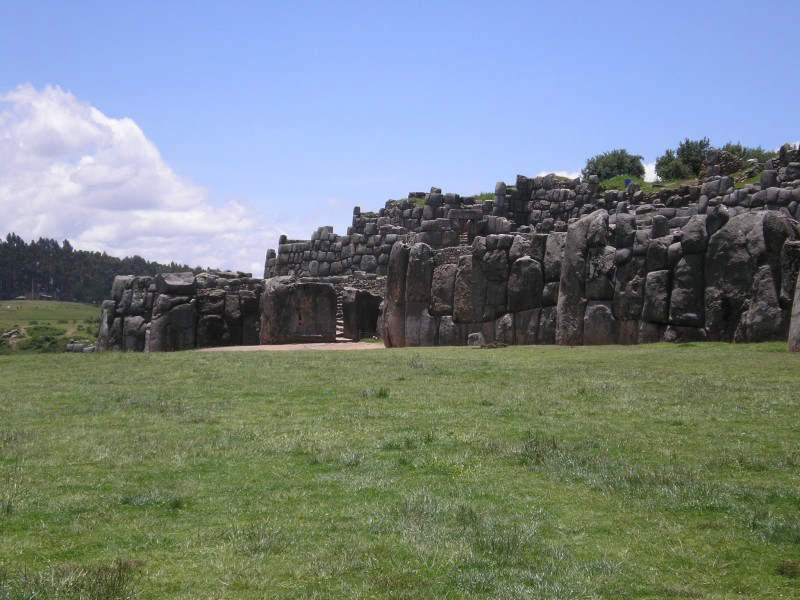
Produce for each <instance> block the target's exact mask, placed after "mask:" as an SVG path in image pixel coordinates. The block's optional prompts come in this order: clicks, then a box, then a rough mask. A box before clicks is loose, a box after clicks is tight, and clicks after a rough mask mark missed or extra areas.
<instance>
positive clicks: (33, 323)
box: [0, 300, 100, 354]
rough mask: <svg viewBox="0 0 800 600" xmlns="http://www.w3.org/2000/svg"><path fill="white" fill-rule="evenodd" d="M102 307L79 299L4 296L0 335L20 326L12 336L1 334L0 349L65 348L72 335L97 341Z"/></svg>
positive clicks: (4, 351) (0, 304)
mask: <svg viewBox="0 0 800 600" xmlns="http://www.w3.org/2000/svg"><path fill="white" fill-rule="evenodd" d="M99 325H100V308H99V307H97V306H91V305H89V304H78V303H76V302H57V301H37V300H2V301H0V335H2V334H3V333H6V332H9V331H12V330H18V331H19V334H20V335H19V336H18V337H17V338H16V339H15V340H12V339H10V338H0V353H2V354H7V353H10V352H63V351H64V349H65V347H66V345H67V342H68V341H69V340H70V339H75V340H81V341H84V342H87V343H94V342H95V341H96V339H97V330H98V327H99Z"/></svg>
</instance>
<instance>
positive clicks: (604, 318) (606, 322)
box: [583, 302, 617, 346]
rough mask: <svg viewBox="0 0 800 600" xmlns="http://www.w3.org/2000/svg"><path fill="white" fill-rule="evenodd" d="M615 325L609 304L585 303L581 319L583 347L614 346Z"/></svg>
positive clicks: (615, 339)
mask: <svg viewBox="0 0 800 600" xmlns="http://www.w3.org/2000/svg"><path fill="white" fill-rule="evenodd" d="M615 325H616V321H615V320H614V317H613V314H612V309H611V303H610V302H587V303H586V311H585V313H584V317H583V343H584V345H586V346H599V345H608V344H615V343H616V341H617V338H616V335H615V333H616V332H615V329H616V327H615Z"/></svg>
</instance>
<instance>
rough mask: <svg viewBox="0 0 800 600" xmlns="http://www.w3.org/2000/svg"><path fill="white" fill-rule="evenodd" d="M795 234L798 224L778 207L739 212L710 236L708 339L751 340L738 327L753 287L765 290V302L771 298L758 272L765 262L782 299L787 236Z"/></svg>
mask: <svg viewBox="0 0 800 600" xmlns="http://www.w3.org/2000/svg"><path fill="white" fill-rule="evenodd" d="M796 238H797V231H796V225H794V224H793V222H792V220H791V219H790V218H789V217H788V216H786V215H784V214H783V213H780V212H777V211H763V212H749V213H743V214H740V215H737V216H735V217H732V218H731V219H730V220H729V221H728V222H727V223H726V224H725V225H724V226H723V227H722V228H721V229H719V231H717V232H716V233H714V235H712V236H711V239H710V240H709V242H708V251H707V252H706V257H705V286H706V287H705V325H706V330H707V331H708V337H709V339H710V340H712V341H734V340H739V339H751V340H753V337H752V335H751V334H747V333H745V332H744V331H743V330H740V326H741V321H742V317H743V316H744V315H745V314H746V313H747V312H748V310H749V309H750V303H751V301H752V300H753V298H752V294H753V293H754V291H757V290H759V289H761V290H762V292H761V296H760V300H759V301H762V302H769V301H770V300H769V297H770V296H771V295H764V294H763V288H762V287H761V284H759V285H758V286H755V287H754V280H755V279H756V274H757V273H758V272H759V269H760V268H761V267H762V266H767V267H769V269H770V271H771V281H772V283H773V284H774V285H775V286H776V293H775V295H774V297H775V298H778V297H779V295H780V289H781V281H780V278H781V261H780V258H781V250H782V248H783V245H784V243H785V242H786V240H794V239H796ZM763 279H764V277H763V275H762V276H761V277H760V280H762V281H763ZM770 337H771V334H770ZM753 341H755V340H753Z"/></svg>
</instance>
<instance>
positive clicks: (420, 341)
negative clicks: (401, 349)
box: [405, 302, 439, 347]
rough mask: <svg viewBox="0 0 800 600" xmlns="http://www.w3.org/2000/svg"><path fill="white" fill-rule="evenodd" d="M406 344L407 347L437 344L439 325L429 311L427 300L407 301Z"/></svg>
mask: <svg viewBox="0 0 800 600" xmlns="http://www.w3.org/2000/svg"><path fill="white" fill-rule="evenodd" d="M405 328H406V331H405V344H406V346H407V347H418V346H435V345H436V344H437V343H438V342H439V325H438V323H437V322H436V318H435V317H432V316H431V315H430V314H429V313H428V303H427V302H406V321H405Z"/></svg>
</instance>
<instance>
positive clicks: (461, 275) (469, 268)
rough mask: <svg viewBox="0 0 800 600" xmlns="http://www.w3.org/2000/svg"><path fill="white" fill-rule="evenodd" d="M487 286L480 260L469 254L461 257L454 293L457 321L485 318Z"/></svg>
mask: <svg viewBox="0 0 800 600" xmlns="http://www.w3.org/2000/svg"><path fill="white" fill-rule="evenodd" d="M486 288H487V281H486V278H485V277H484V275H483V270H482V269H481V267H480V261H479V260H478V259H477V258H475V257H473V256H469V255H466V256H462V257H460V258H459V260H458V270H457V271H456V279H455V286H454V294H453V319H454V320H455V322H456V323H475V322H479V321H482V320H483V313H484V304H485V302H486Z"/></svg>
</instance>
